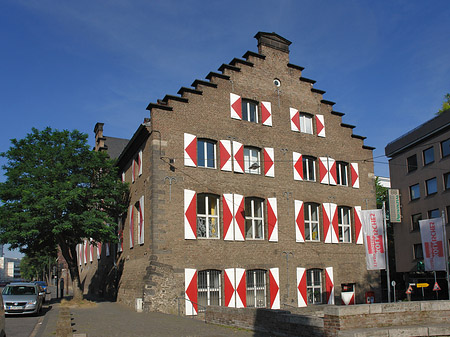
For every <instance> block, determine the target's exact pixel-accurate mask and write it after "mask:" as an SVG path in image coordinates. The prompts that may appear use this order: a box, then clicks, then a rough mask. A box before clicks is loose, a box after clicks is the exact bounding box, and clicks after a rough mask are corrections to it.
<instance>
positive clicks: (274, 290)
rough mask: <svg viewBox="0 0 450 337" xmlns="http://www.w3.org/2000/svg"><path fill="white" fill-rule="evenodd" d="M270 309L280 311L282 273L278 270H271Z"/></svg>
mask: <svg viewBox="0 0 450 337" xmlns="http://www.w3.org/2000/svg"><path fill="white" fill-rule="evenodd" d="M269 288H270V309H280V273H279V270H278V268H270V270H269Z"/></svg>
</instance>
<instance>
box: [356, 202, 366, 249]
mask: <svg viewBox="0 0 450 337" xmlns="http://www.w3.org/2000/svg"><path fill="white" fill-rule="evenodd" d="M354 210H355V213H354V214H355V237H356V244H357V245H362V244H364V240H363V231H362V222H361V206H355V207H354Z"/></svg>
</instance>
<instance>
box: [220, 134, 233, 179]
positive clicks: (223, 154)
mask: <svg viewBox="0 0 450 337" xmlns="http://www.w3.org/2000/svg"><path fill="white" fill-rule="evenodd" d="M219 148H220V169H221V170H222V171H228V172H231V171H232V170H233V169H232V167H231V141H229V140H221V141H219Z"/></svg>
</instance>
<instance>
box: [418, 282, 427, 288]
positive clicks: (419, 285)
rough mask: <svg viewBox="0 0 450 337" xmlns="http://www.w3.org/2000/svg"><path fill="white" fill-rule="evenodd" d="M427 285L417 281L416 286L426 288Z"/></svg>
mask: <svg viewBox="0 0 450 337" xmlns="http://www.w3.org/2000/svg"><path fill="white" fill-rule="evenodd" d="M428 286H429V284H428V283H417V288H426V287H428Z"/></svg>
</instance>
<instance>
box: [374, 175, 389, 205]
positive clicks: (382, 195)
mask: <svg viewBox="0 0 450 337" xmlns="http://www.w3.org/2000/svg"><path fill="white" fill-rule="evenodd" d="M375 193H376V196H377V208H378V209H381V208H383V201H384V202H386V204H387V202H388V193H389V188H387V187H384V186H381V184H380V180H379V178H378V177H376V178H375ZM386 207H387V206H386Z"/></svg>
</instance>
